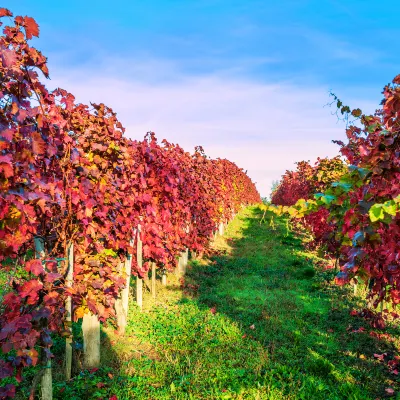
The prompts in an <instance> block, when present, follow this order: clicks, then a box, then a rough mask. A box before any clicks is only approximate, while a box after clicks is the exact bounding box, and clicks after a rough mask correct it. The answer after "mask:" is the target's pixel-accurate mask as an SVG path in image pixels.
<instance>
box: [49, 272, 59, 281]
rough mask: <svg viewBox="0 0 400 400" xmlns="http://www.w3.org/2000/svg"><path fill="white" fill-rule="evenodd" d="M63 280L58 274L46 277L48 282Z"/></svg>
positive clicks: (52, 273)
mask: <svg viewBox="0 0 400 400" xmlns="http://www.w3.org/2000/svg"><path fill="white" fill-rule="evenodd" d="M60 278H62V275H61V274H58V273H56V272H50V273H48V274H47V275H46V282H54V281H55V280H57V279H60Z"/></svg>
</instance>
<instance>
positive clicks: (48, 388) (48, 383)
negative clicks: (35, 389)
mask: <svg viewBox="0 0 400 400" xmlns="http://www.w3.org/2000/svg"><path fill="white" fill-rule="evenodd" d="M41 391H42V400H52V399H53V376H52V373H51V360H48V361H47V363H46V369H45V372H44V374H43V376H42V382H41Z"/></svg>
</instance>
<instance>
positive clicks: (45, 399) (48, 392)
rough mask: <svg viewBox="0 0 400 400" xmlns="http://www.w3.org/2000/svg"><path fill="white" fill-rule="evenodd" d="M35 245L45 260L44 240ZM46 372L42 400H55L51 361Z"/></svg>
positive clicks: (43, 379)
mask: <svg viewBox="0 0 400 400" xmlns="http://www.w3.org/2000/svg"><path fill="white" fill-rule="evenodd" d="M33 242H34V244H35V252H36V258H44V257H45V256H46V251H45V248H44V240H43V239H42V238H41V237H35V238H34V239H33ZM44 368H45V371H44V373H43V375H42V379H41V392H42V400H52V399H53V377H52V373H51V360H47V362H46V366H45V367H44Z"/></svg>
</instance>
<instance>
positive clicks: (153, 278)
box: [151, 262, 156, 299]
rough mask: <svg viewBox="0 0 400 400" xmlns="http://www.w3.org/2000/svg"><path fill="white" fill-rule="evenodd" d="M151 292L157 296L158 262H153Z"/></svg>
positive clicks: (154, 296)
mask: <svg viewBox="0 0 400 400" xmlns="http://www.w3.org/2000/svg"><path fill="white" fill-rule="evenodd" d="M151 294H152V296H153V299H155V298H156V263H154V262H153V263H152V264H151Z"/></svg>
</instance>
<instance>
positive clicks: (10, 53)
mask: <svg viewBox="0 0 400 400" xmlns="http://www.w3.org/2000/svg"><path fill="white" fill-rule="evenodd" d="M1 58H2V60H3V65H4V66H5V67H7V68H10V67H12V66H14V65H15V64H16V63H17V53H16V52H15V51H14V50H11V49H4V50H2V51H1Z"/></svg>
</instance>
